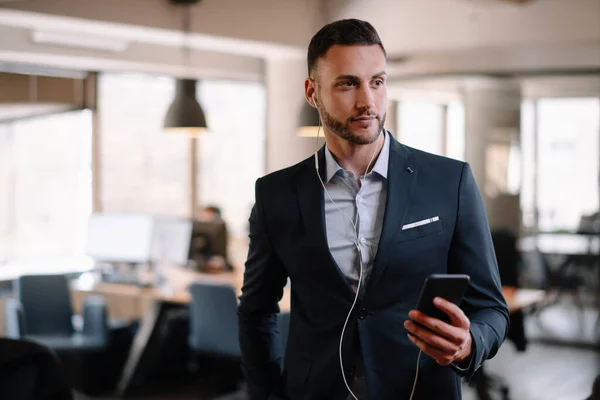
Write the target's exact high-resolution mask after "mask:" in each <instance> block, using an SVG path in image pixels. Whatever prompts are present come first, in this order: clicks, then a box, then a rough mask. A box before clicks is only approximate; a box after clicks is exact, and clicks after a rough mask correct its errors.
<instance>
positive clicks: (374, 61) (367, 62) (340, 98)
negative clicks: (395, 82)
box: [314, 45, 387, 144]
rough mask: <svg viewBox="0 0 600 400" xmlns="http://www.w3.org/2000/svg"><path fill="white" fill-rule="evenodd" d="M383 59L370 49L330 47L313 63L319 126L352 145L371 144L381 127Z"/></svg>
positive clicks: (384, 95)
mask: <svg viewBox="0 0 600 400" xmlns="http://www.w3.org/2000/svg"><path fill="white" fill-rule="evenodd" d="M385 67H386V59H385V55H384V54H383V51H382V50H381V48H380V47H379V46H377V45H374V46H362V45H356V46H342V45H335V46H332V47H331V48H330V49H329V51H328V52H327V54H325V56H324V57H322V58H320V59H319V60H318V62H317V68H316V69H315V76H314V78H315V80H316V86H317V93H316V98H317V105H318V109H319V112H320V114H321V120H322V122H323V125H324V126H325V127H326V128H328V130H329V131H331V132H332V133H334V134H335V135H337V136H339V137H341V138H342V139H345V140H347V141H349V142H351V143H354V144H369V143H372V142H374V141H375V140H376V139H377V138H378V137H379V134H380V133H381V131H382V130H383V125H384V123H385V111H386V106H387V88H386V75H385Z"/></svg>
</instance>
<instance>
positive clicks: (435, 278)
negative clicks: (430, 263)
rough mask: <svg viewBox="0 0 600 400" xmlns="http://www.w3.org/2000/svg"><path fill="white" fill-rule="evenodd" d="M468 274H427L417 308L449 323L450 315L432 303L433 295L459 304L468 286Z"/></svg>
mask: <svg viewBox="0 0 600 400" xmlns="http://www.w3.org/2000/svg"><path fill="white" fill-rule="evenodd" d="M469 279H470V278H469V275H464V274H434V275H429V276H428V277H427V279H426V280H425V284H424V285H423V288H422V289H421V295H420V297H419V303H418V304H417V310H419V311H421V312H422V313H423V314H426V315H428V316H430V317H433V318H437V319H441V320H442V321H444V322H446V323H450V317H448V315H447V314H446V313H445V312H443V311H442V310H440V309H439V308H437V307H436V306H435V304H433V299H434V298H435V297H441V298H443V299H446V300H448V301H449V302H451V303H454V304H456V305H457V306H460V302H461V301H462V298H463V296H464V294H465V292H466V291H467V288H468V287H469Z"/></svg>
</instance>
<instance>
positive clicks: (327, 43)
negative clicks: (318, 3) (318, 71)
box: [307, 19, 387, 76]
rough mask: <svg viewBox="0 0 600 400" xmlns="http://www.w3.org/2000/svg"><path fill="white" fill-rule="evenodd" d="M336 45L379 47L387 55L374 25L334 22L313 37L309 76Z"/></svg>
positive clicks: (309, 58)
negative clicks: (318, 62) (319, 61)
mask: <svg viewBox="0 0 600 400" xmlns="http://www.w3.org/2000/svg"><path fill="white" fill-rule="evenodd" d="M336 44H341V45H346V46H352V45H365V46H373V45H378V46H379V47H381V50H383V54H384V55H386V52H385V48H384V47H383V43H381V39H380V38H379V34H378V33H377V31H376V30H375V28H374V27H373V25H371V24H370V23H368V22H367V21H361V20H359V19H342V20H339V21H334V22H332V23H330V24H327V25H325V26H324V27H322V28H321V29H320V30H319V31H318V32H317V33H316V34H315V35H314V36H313V38H312V39H311V41H310V44H309V45H308V55H307V62H308V76H311V73H312V72H313V70H314V69H315V67H316V65H317V61H318V60H319V58H321V57H323V56H325V54H327V51H329V49H330V48H331V47H332V46H334V45H336ZM386 56H387V55H386Z"/></svg>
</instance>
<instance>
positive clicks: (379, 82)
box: [375, 79, 385, 86]
mask: <svg viewBox="0 0 600 400" xmlns="http://www.w3.org/2000/svg"><path fill="white" fill-rule="evenodd" d="M384 83H385V82H383V79H377V80H376V81H375V85H376V86H381V85H383V84H384Z"/></svg>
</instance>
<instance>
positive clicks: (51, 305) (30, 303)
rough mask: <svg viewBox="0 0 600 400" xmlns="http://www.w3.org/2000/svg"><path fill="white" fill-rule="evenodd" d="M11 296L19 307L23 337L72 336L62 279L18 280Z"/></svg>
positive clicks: (66, 287) (32, 277)
mask: <svg viewBox="0 0 600 400" xmlns="http://www.w3.org/2000/svg"><path fill="white" fill-rule="evenodd" d="M15 292H16V297H17V299H18V300H19V301H20V302H21V304H22V305H23V311H24V325H25V332H26V334H28V335H48V334H51V335H71V334H73V332H74V329H73V324H72V322H71V319H72V316H73V309H72V305H71V294H70V292H69V284H68V281H67V277H66V276H64V275H26V276H21V277H20V278H18V279H17V280H16V282H15Z"/></svg>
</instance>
